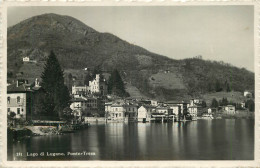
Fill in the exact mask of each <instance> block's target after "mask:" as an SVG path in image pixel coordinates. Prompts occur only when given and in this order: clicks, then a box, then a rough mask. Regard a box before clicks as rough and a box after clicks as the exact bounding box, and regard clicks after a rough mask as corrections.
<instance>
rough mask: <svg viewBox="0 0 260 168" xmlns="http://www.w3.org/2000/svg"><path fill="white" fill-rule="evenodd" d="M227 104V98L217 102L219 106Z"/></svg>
mask: <svg viewBox="0 0 260 168" xmlns="http://www.w3.org/2000/svg"><path fill="white" fill-rule="evenodd" d="M228 104H229V102H228V99H227V98H224V97H223V98H222V100H220V101H219V105H220V106H226V105H228Z"/></svg>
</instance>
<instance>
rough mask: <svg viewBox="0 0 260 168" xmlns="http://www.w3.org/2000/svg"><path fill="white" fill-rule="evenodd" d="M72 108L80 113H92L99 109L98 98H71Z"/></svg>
mask: <svg viewBox="0 0 260 168" xmlns="http://www.w3.org/2000/svg"><path fill="white" fill-rule="evenodd" d="M70 108H71V109H72V110H73V111H76V112H75V113H77V114H80V115H90V114H92V113H93V112H96V111H97V98H94V97H84V96H80V97H74V98H73V99H72V100H71V105H70Z"/></svg>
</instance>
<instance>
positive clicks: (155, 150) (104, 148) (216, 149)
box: [8, 119, 254, 160]
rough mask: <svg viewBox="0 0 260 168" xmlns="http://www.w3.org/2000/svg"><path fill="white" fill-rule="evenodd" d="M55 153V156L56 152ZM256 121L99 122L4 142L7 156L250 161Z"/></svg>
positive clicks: (22, 157)
mask: <svg viewBox="0 0 260 168" xmlns="http://www.w3.org/2000/svg"><path fill="white" fill-rule="evenodd" d="M54 155H56V156H54ZM253 159H254V120H248V119H219V120H198V121H190V122H185V123H107V124H105V123H103V124H91V126H90V127H88V128H86V129H84V130H79V131H77V132H75V133H68V134H64V135H51V136H34V137H30V138H28V139H24V140H21V141H20V142H12V141H11V140H8V160H253Z"/></svg>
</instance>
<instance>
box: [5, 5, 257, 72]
mask: <svg viewBox="0 0 260 168" xmlns="http://www.w3.org/2000/svg"><path fill="white" fill-rule="evenodd" d="M45 13H55V14H60V15H68V16H71V17H74V18H76V19H78V20H80V21H82V22H83V23H85V24H86V25H87V26H89V27H92V28H93V29H95V30H97V31H99V32H108V33H112V34H114V35H116V36H118V37H119V38H121V39H123V40H126V41H128V42H129V43H132V44H135V45H138V46H140V47H143V48H145V49H147V50H149V51H151V52H154V53H156V54H160V55H164V56H167V57H169V58H172V59H185V58H192V57H194V56H197V55H201V56H202V57H203V59H205V60H216V61H224V62H226V63H230V64H231V65H234V66H237V67H239V68H242V67H244V68H246V69H247V70H250V71H252V72H254V8H253V6H160V7H152V6H151V7H141V6H138V7H126V6H124V7H102V6H100V7H95V6H93V7H9V8H8V27H10V26H13V25H15V24H17V23H19V22H21V21H23V20H25V19H28V18H30V17H33V16H36V15H41V14H45Z"/></svg>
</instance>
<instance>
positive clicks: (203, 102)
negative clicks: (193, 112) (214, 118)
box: [201, 100, 207, 108]
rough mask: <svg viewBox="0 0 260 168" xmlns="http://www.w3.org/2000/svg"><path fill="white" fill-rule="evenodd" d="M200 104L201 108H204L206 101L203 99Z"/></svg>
mask: <svg viewBox="0 0 260 168" xmlns="http://www.w3.org/2000/svg"><path fill="white" fill-rule="evenodd" d="M201 106H202V108H206V107H207V103H206V102H205V101H204V100H203V101H202V102H201Z"/></svg>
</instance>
